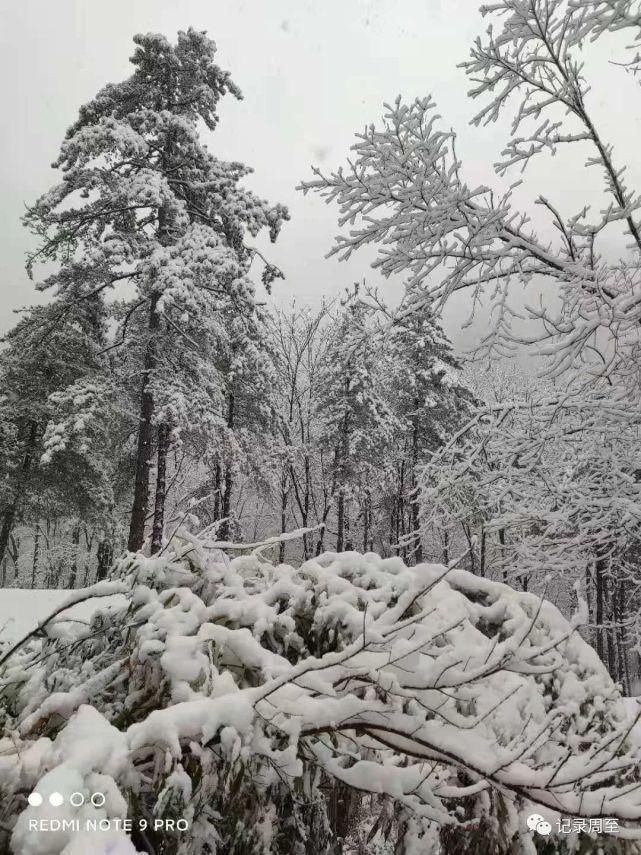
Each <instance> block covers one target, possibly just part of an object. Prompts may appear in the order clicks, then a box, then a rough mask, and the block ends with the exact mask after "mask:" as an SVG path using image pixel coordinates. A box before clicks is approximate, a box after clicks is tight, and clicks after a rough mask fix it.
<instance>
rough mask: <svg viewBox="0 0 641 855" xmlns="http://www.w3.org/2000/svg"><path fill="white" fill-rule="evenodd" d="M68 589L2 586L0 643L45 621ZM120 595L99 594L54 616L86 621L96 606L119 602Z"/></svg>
mask: <svg viewBox="0 0 641 855" xmlns="http://www.w3.org/2000/svg"><path fill="white" fill-rule="evenodd" d="M71 593H72V592H71V591H68V590H62V591H59V590H56V589H45V590H29V589H28V590H25V589H23V588H3V589H2V590H0V643H2V642H5V641H17V640H18V639H20V638H22V637H23V636H24V635H26V634H27V633H28V632H29V631H30V630H32V629H34V628H35V627H36V626H37V625H38V623H40V621H42V620H45V619H46V618H47V617H48V616H49V615H50V614H51V612H53V611H54V610H55V609H56V608H58V607H59V606H61V605H62V603H64V601H65V600H66V599H67V597H68V596H69V595H70V594H71ZM122 599H123V598H122V597H121V596H120V595H115V596H113V597H101V598H100V599H93V600H89V601H87V602H84V603H78V604H77V605H75V606H72V607H71V608H70V609H69V610H68V611H66V612H64V614H63V615H60V616H59V617H58V618H56V622H60V621H61V620H63V619H64V618H65V617H69V618H71V619H73V620H89V618H90V617H91V615H92V614H93V612H94V611H95V610H96V609H97V608H100V609H104V608H106V607H107V606H108V605H111V604H117V603H119V602H120V601H122Z"/></svg>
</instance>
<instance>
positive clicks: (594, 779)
mask: <svg viewBox="0 0 641 855" xmlns="http://www.w3.org/2000/svg"><path fill="white" fill-rule="evenodd" d="M114 591H125V592H126V602H125V605H123V606H119V607H115V608H111V610H109V611H106V610H104V609H103V610H102V611H98V612H96V613H95V615H94V617H93V619H92V622H91V625H90V626H86V625H83V624H79V623H62V622H61V620H62V617H63V616H64V615H59V616H58V617H57V618H56V619H54V620H52V621H50V622H49V623H48V624H47V627H46V628H45V629H44V630H43V631H42V635H43V636H44V637H43V638H41V639H38V640H33V639H32V640H30V641H29V642H28V643H27V644H25V645H23V646H21V647H19V648H18V649H16V650H15V651H14V652H13V653H12V654H11V656H9V658H8V659H6V661H5V662H4V665H3V666H2V668H1V669H0V679H1V685H0V716H1V723H2V726H3V729H4V736H3V738H2V739H1V740H0V796H1V797H2V798H1V800H0V805H1V807H0V811H1V813H0V827H1V829H2V832H3V833H4V834H5V835H6V838H7V841H9V840H10V842H7V843H5V844H4V847H3V849H2V851H7V848H8V849H9V851H11V852H14V853H20V855H44V853H47V854H48V855H54V853H55V855H58V853H60V855H62V853H64V855H77V853H86V852H91V853H106V852H113V853H116V852H117V853H121V855H123V853H135V852H136V851H139V852H155V853H159V854H160V853H170V852H171V853H179V855H187V853H189V855H201V853H202V855H205V854H206V853H219V855H221V853H225V855H241V853H242V855H252V853H255V854H256V855H257V854H258V853H264V855H268V853H269V855H272V853H273V855H286V853H287V855H312V853H313V855H325V853H327V855H328V854H329V853H340V852H347V851H354V852H357V851H359V852H384V851H392V850H391V849H390V848H388V847H389V846H392V847H396V848H395V851H396V852H398V853H403V855H414V853H419V852H420V853H421V855H424V853H425V855H427V853H441V852H459V851H460V852H463V851H466V849H465V846H466V843H465V841H468V842H471V841H473V842H474V845H473V849H474V851H475V852H478V853H482V852H487V853H489V852H493V853H494V852H496V853H501V852H506V853H507V852H514V853H516V852H523V853H532V852H535V851H537V849H536V846H538V847H539V850H538V851H545V850H543V849H541V848H540V847H541V846H543V845H545V846H549V845H551V843H550V841H546V840H545V839H544V838H542V837H540V838H539V839H538V841H535V840H534V837H533V832H531V831H529V830H528V829H527V826H526V824H525V818H526V817H527V814H528V813H529V812H531V811H532V809H533V806H534V805H536V810H537V811H539V812H540V811H544V812H545V814H546V816H548V817H549V818H550V819H553V818H554V817H556V816H558V815H567V816H582V817H613V818H617V819H618V820H619V821H620V823H621V825H622V826H625V827H626V832H625V833H626V834H629V835H630V836H633V835H634V833H635V832H634V829H635V827H636V826H638V825H639V819H640V818H641V784H640V783H639V774H638V765H639V760H638V756H637V755H636V754H635V749H634V748H633V747H631V746H630V740H629V739H628V734H629V729H630V725H629V716H627V715H626V712H625V709H624V707H623V705H622V702H621V699H620V696H619V693H618V690H617V687H616V686H615V685H614V684H613V683H612V681H611V680H610V678H609V676H608V674H607V671H606V670H605V668H604V667H603V665H602V664H601V662H600V661H599V659H598V658H597V656H596V654H595V653H594V651H593V650H592V649H591V648H590V647H589V646H588V645H587V644H586V643H585V642H584V641H583V640H582V639H581V637H580V635H579V634H578V632H577V631H576V628H577V626H578V625H579V623H580V617H577V618H576V619H575V620H574V621H573V622H568V621H566V620H565V619H564V618H563V617H562V616H561V614H560V613H559V612H558V611H557V610H556V609H555V608H554V607H553V606H552V605H550V604H549V603H547V602H544V601H541V600H539V599H537V598H536V597H535V596H533V595H531V594H527V593H522V592H516V591H513V590H511V589H510V588H508V587H507V586H505V585H501V584H498V583H494V582H490V581H488V580H485V579H480V578H477V577H475V576H472V575H471V574H469V573H467V572H465V571H461V570H456V569H449V570H448V569H446V568H444V567H442V566H436V565H427V564H421V565H419V566H416V567H406V566H404V564H403V563H402V562H401V561H400V560H399V559H382V558H380V557H379V556H377V555H373V554H367V555H359V554H356V553H342V554H334V553H326V554H323V555H321V556H320V557H318V558H316V559H315V560H311V561H308V562H306V563H305V564H303V565H302V566H301V567H299V568H294V567H290V566H287V565H280V566H276V567H275V566H273V565H271V564H269V563H267V562H266V561H265V560H264V559H263V558H262V557H261V556H260V554H252V555H247V556H244V557H239V558H236V559H234V560H233V561H231V562H229V561H227V560H226V559H225V557H224V556H222V554H221V553H211V552H208V551H207V549H206V547H205V546H204V545H203V544H201V543H199V542H198V541H196V540H193V539H191V540H188V539H185V540H182V541H180V546H178V545H176V546H174V551H173V552H172V553H171V554H170V553H167V554H165V555H162V556H159V557H155V558H146V557H144V556H142V555H135V556H132V555H129V556H128V557H127V558H125V559H123V560H122V561H121V562H120V563H119V564H118V565H117V566H116V567H115V569H114V571H113V574H112V581H110V582H105V583H100V584H99V586H98V587H97V588H96V589H94V590H93V592H90V593H94V594H100V595H102V594H106V593H111V592H114ZM75 597H76V598H77V597H78V594H77V593H76V594H75ZM581 611H584V609H581V608H580V609H579V612H581ZM6 655H7V654H6V652H5V657H6ZM1 660H2V657H1V656H0V661H1ZM33 790H37V791H38V792H39V793H41V794H42V795H43V796H44V797H45V805H43V806H40V807H34V806H31V805H29V804H28V803H27V796H28V794H29V793H30V792H31V791H33ZM54 791H59V792H61V793H64V794H69V793H71V792H74V791H77V792H80V793H83V794H85V795H86V796H88V795H89V794H90V793H92V792H94V791H101V792H103V793H105V794H106V797H107V798H106V803H105V805H104V806H103V807H100V808H95V807H93V806H91V805H88V804H85V805H83V806H82V807H81V808H74V807H72V806H71V805H70V804H69V802H68V801H65V804H64V805H63V806H62V807H61V808H57V809H54V808H51V807H49V805H48V804H47V802H46V797H47V796H48V794H50V793H51V792H54ZM47 816H55V817H58V818H60V817H65V818H67V819H78V820H79V823H78V829H76V828H75V827H73V824H71V825H70V827H68V828H67V829H65V830H61V831H59V832H47V833H44V832H41V831H33V830H30V829H29V820H33V819H38V818H42V817H47ZM107 817H108V818H111V819H112V821H113V822H112V828H111V829H110V830H109V831H97V832H92V833H89V832H87V831H86V830H85V825H86V820H87V819H91V818H94V819H95V818H107ZM125 817H129V818H130V819H131V820H132V822H133V829H132V830H131V832H127V831H123V830H119V829H118V828H115V827H113V826H116V825H117V822H116V820H122V819H123V818H125ZM161 817H162V818H165V819H174V820H177V819H179V818H182V819H185V820H187V822H188V823H189V830H188V831H184V830H183V831H180V832H172V831H171V830H167V829H164V830H162V831H154V830H153V822H154V819H156V818H161ZM145 824H146V825H147V827H146V828H142V826H143V825H145ZM368 836H369V837H370V841H369V842H366V838H367V837H368ZM386 839H387V841H388V844H387V845H386V844H385V840H386ZM585 839H587V838H585ZM617 840H618V842H616V846H617V847H618V848H616V849H613V850H612V851H617V852H623V851H628V852H634V851H637V850H636V848H635V847H636V844H634V843H629V844H624V842H623V840H622V838H621V837H619V838H617ZM579 844H580V841H579V842H578V844H577V845H579ZM555 845H556V844H555ZM561 845H562V844H561V843H559V844H558V846H559V847H560V846H561ZM563 845H565V844H563ZM591 845H592V843H591ZM603 845H605V846H610V845H614V844H610V843H608V842H607V841H603ZM626 846H627V849H626ZM350 847H360V848H350ZM469 851H472V849H469ZM546 851H557V852H558V851H566V850H565V849H563V850H562V849H561V848H555V849H549V848H548V849H547V850H546ZM576 851H580V850H576ZM583 851H596V850H592V849H584V850H583Z"/></svg>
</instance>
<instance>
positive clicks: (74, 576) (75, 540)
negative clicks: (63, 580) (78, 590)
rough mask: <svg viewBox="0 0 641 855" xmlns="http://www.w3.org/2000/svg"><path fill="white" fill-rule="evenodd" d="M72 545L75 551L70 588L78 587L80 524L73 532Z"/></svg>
mask: <svg viewBox="0 0 641 855" xmlns="http://www.w3.org/2000/svg"><path fill="white" fill-rule="evenodd" d="M71 543H72V545H73V547H74V549H73V558H72V559H71V572H70V573H69V581H68V582H67V587H68V588H75V587H76V580H77V578H78V553H79V551H80V523H79V522H78V523H76V524H75V525H74V527H73V530H72V532H71Z"/></svg>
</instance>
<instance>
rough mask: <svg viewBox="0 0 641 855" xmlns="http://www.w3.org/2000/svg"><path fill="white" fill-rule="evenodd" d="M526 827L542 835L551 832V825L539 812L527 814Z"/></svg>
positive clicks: (545, 835)
mask: <svg viewBox="0 0 641 855" xmlns="http://www.w3.org/2000/svg"><path fill="white" fill-rule="evenodd" d="M527 827H528V828H529V829H530V831H536V832H538V833H539V834H542V835H543V836H544V837H547V836H548V834H551V833H552V826H551V825H550V823H549V822H548V821H547V820H546V819H545V817H543V816H541V814H540V813H533V814H530V816H528V818H527Z"/></svg>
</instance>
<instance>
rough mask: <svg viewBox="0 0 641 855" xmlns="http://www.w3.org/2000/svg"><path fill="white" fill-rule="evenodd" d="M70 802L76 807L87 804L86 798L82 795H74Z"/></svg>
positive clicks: (71, 796) (70, 797)
mask: <svg viewBox="0 0 641 855" xmlns="http://www.w3.org/2000/svg"><path fill="white" fill-rule="evenodd" d="M69 801H70V802H71V804H72V805H73V806H74V807H81V806H82V805H83V804H84V803H85V797H84V795H83V794H82V793H72V794H71V795H70V796H69Z"/></svg>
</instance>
